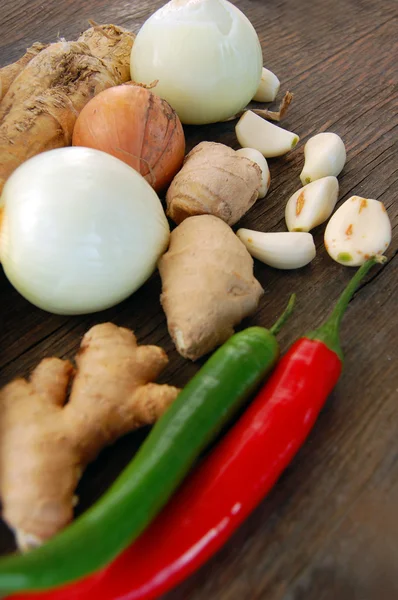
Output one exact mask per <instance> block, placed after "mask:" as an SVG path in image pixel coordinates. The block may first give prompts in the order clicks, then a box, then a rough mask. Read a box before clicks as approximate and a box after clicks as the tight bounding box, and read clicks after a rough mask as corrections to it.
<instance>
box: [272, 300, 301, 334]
mask: <svg viewBox="0 0 398 600" xmlns="http://www.w3.org/2000/svg"><path fill="white" fill-rule="evenodd" d="M295 302H296V294H292V295H291V296H290V299H289V302H288V305H287V306H286V308H285V310H284V312H283V314H282V315H281V316H280V317H279V319H278V320H277V322H276V323H275V324H274V325H273V326H272V327H271V329H270V332H271V333H272V335H278V333H279V332H280V330H281V329H282V327H283V326H284V325H285V323H286V321H287V320H288V318H289V317H290V315H291V314H292V312H293V310H294V305H295Z"/></svg>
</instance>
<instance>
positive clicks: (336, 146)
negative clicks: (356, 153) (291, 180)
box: [300, 132, 346, 185]
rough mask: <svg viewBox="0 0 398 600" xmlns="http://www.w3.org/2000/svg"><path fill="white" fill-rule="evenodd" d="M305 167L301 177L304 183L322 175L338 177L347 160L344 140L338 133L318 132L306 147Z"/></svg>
mask: <svg viewBox="0 0 398 600" xmlns="http://www.w3.org/2000/svg"><path fill="white" fill-rule="evenodd" d="M304 158H305V163H304V168H303V170H302V171H301V174H300V179H301V183H302V184H303V185H305V184H307V183H311V181H315V180H316V179H321V177H327V176H328V175H334V176H335V177H337V175H339V174H340V173H341V171H342V170H343V167H344V165H345V161H346V151H345V146H344V142H343V140H342V139H341V137H339V136H338V135H337V134H336V133H330V132H326V133H318V135H314V137H312V138H310V139H309V140H308V142H307V143H306V145H305V147H304Z"/></svg>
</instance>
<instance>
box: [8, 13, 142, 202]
mask: <svg viewBox="0 0 398 600" xmlns="http://www.w3.org/2000/svg"><path fill="white" fill-rule="evenodd" d="M133 41H134V35H133V34H132V33H130V32H128V31H126V30H125V29H122V28H121V27H116V26H115V25H102V26H97V27H95V28H91V29H90V30H88V31H86V32H85V33H83V34H82V36H81V37H80V38H79V41H77V42H58V43H55V44H50V46H48V47H47V48H46V49H44V50H42V51H41V52H39V54H37V56H35V57H34V58H32V59H31V60H30V61H29V62H28V64H27V65H26V66H25V68H24V69H23V70H22V71H21V72H20V74H19V75H18V76H17V77H16V78H15V79H14V81H13V82H12V84H11V85H10V88H9V90H8V92H7V93H6V95H5V96H4V98H3V100H2V101H1V103H0V193H1V191H2V189H3V187H4V184H5V182H6V180H7V178H8V177H9V176H10V175H11V173H12V172H13V171H14V170H15V169H16V168H17V167H18V166H19V165H20V164H21V163H23V162H24V161H25V160H27V159H28V158H31V157H32V156H35V155H36V154H39V153H40V152H44V151H46V150H51V149H54V148H61V147H64V146H68V145H70V144H71V143H72V133H73V128H74V125H75V122H76V119H77V117H78V116H79V114H80V111H81V110H82V109H83V108H84V106H85V105H86V104H87V102H88V101H89V100H91V98H93V97H94V96H95V95H96V94H98V93H99V92H102V91H103V90H105V89H106V88H108V87H112V86H115V85H119V84H121V83H124V82H127V81H128V80H129V79H130V53H131V48H132V46H133Z"/></svg>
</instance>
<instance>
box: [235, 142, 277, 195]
mask: <svg viewBox="0 0 398 600" xmlns="http://www.w3.org/2000/svg"><path fill="white" fill-rule="evenodd" d="M236 154H238V155H239V156H244V157H245V158H248V159H249V160H251V161H253V162H255V163H256V164H257V165H258V166H259V167H260V169H261V186H260V189H259V190H258V197H259V198H265V196H266V195H267V192H268V190H269V186H270V185H271V175H270V172H269V168H268V163H267V161H266V159H265V158H264V156H263V155H262V154H261V152H259V151H258V150H255V149H254V148H240V149H239V150H237V151H236Z"/></svg>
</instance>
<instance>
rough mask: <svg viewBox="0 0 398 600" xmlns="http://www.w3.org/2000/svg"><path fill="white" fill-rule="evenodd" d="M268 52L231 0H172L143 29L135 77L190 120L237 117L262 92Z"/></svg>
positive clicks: (133, 64) (135, 51)
mask: <svg viewBox="0 0 398 600" xmlns="http://www.w3.org/2000/svg"><path fill="white" fill-rule="evenodd" d="M262 67H263V56H262V50H261V45H260V42H259V39H258V36H257V33H256V31H255V29H254V27H253V25H252V24H251V23H250V21H249V19H248V18H247V17H246V16H245V15H244V14H243V13H242V12H241V11H240V10H239V9H238V8H237V7H236V6H234V5H233V4H231V3H230V2H228V1H227V0H171V1H170V2H168V3H167V4H165V5H164V6H162V7H161V8H160V9H159V10H157V11H156V12H155V13H154V14H153V15H151V16H150V17H149V19H148V20H147V21H146V22H145V23H144V25H143V26H142V27H141V29H140V30H139V32H138V34H137V37H136V38H135V41H134V45H133V48H132V51H131V79H132V80H133V81H139V82H140V83H146V84H149V83H151V82H152V81H154V80H158V83H157V85H156V87H154V88H153V89H152V92H153V93H154V94H157V95H159V96H160V97H161V98H164V99H165V100H167V102H168V103H169V104H170V105H171V106H172V107H173V108H174V110H175V111H176V112H177V114H178V116H179V117H180V119H181V121H182V123H184V124H195V125H204V124H206V123H216V122H218V121H223V120H224V119H228V118H229V117H232V116H233V115H234V114H236V113H238V112H239V111H240V110H242V109H243V108H244V107H245V106H246V105H247V104H248V103H249V102H250V100H251V99H252V98H253V95H254V94H255V93H256V90H257V88H258V84H259V82H260V78H261V71H262Z"/></svg>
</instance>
